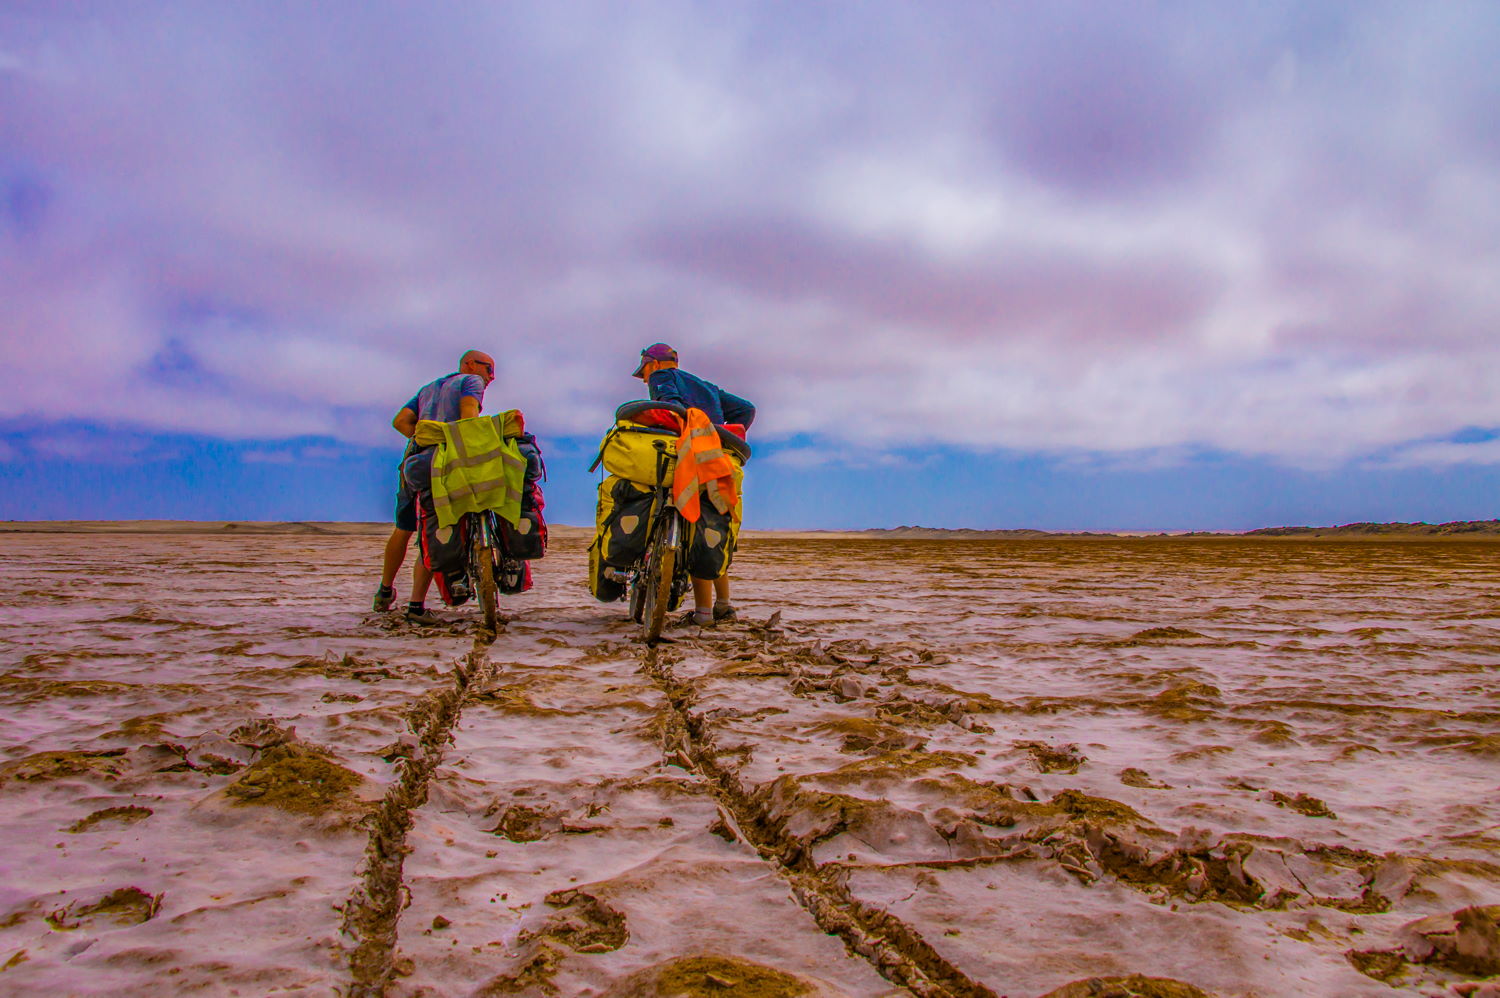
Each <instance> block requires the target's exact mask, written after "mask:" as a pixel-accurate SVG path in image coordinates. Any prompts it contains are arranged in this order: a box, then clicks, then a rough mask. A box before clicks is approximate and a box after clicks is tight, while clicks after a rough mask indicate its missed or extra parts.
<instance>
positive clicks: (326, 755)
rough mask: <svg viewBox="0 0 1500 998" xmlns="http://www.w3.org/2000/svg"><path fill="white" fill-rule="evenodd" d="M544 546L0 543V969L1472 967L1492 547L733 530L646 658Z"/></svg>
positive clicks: (1393, 976)
mask: <svg viewBox="0 0 1500 998" xmlns="http://www.w3.org/2000/svg"><path fill="white" fill-rule="evenodd" d="M583 543H584V542H583V540H582V539H581V535H580V534H579V533H578V532H570V531H562V532H560V534H559V536H558V539H557V542H556V543H555V545H554V549H553V551H552V552H551V553H550V554H549V556H548V557H547V559H546V560H545V561H544V562H542V563H540V564H539V565H538V566H537V567H538V572H537V578H538V586H537V589H536V590H535V591H533V592H532V593H529V594H526V595H524V596H521V597H517V598H514V599H511V600H508V601H507V603H506V607H505V610H506V612H507V613H508V615H509V616H510V622H509V624H508V625H507V626H506V627H505V628H504V629H503V631H502V633H500V634H499V635H498V636H495V638H494V640H493V642H491V641H490V640H488V636H487V635H485V634H483V633H482V632H480V631H479V630H478V629H477V628H476V627H475V626H474V624H473V617H472V614H471V613H470V612H468V611H455V612H453V613H452V614H451V616H452V618H453V623H452V624H451V625H449V626H444V627H439V628H412V627H409V626H407V625H405V624H404V623H402V622H400V621H399V620H398V619H396V618H395V617H387V616H380V615H375V614H372V613H369V612H368V610H367V609H366V607H367V602H368V598H369V592H370V589H371V588H372V584H373V575H374V570H375V565H376V562H377V560H378V556H379V545H380V538H379V537H376V536H363V535H360V534H358V533H352V534H347V535H340V534H336V533H328V534H324V533H320V532H316V531H313V532H308V531H297V532H288V533H270V534H256V535H248V534H240V533H237V532H236V531H229V532H227V533H223V534H193V535H173V536H151V535H142V534H114V533H95V534H89V535H79V534H68V533H54V534H7V535H6V536H3V537H0V563H3V564H4V565H5V566H6V568H5V583H6V593H7V597H6V610H7V612H6V614H5V616H4V619H3V623H0V719H3V722H4V723H3V726H0V842H3V848H0V992H3V993H5V994H15V995H56V994H77V995H150V994H163V993H174V994H175V993H207V994H244V995H261V994H279V993H303V994H334V993H354V994H379V993H386V994H390V995H400V996H416V995H467V994H478V995H498V994H526V995H599V996H603V995H615V996H624V995H755V996H769V995H848V996H879V995H897V994H908V993H910V994H918V995H955V996H956V995H1010V996H1016V998H1022V996H1024V998H1031V996H1038V995H1048V994H1050V995H1057V996H1067V998H1072V996H1075V995H1104V994H1120V995H1125V994H1138V995H1198V994H1213V995H1220V996H1226V998H1227V996H1230V995H1256V996H1300V995H1354V996H1361V995H1370V996H1379V995H1387V994H1393V993H1395V994H1413V995H1415V994H1464V993H1476V994H1484V993H1485V990H1486V989H1490V990H1495V989H1494V986H1493V984H1492V983H1488V982H1486V979H1485V975H1494V974H1496V973H1497V972H1500V941H1497V939H1496V932H1495V922H1494V917H1495V915H1497V914H1500V908H1497V907H1487V906H1497V905H1500V865H1497V851H1500V793H1497V783H1500V694H1497V692H1496V684H1495V677H1496V673H1497V670H1500V598H1497V595H1496V586H1495V583H1496V579H1497V572H1496V562H1495V554H1494V551H1495V549H1494V547H1493V545H1485V544H1472V545H1471V544H1462V543H1455V542H1447V543H1437V544H1420V543H1411V542H1403V543H1395V544H1383V543H1366V544H1350V543H1347V542H1345V543H1332V544H1329V543H1317V542H1288V541H1284V540H1276V541H1266V542H1254V541H1246V540H1244V539H1235V540H1223V541H1216V540H1203V541H1181V540H1168V541H1163V540H1150V539H1140V540H1119V541H1098V540H1096V541H1089V542H1082V543H1080V542H1069V541H1048V540H1038V541H898V540H858V541H853V540H849V541H846V540H839V539H832V538H823V539H816V540H799V539H795V538H768V537H751V538H749V539H748V540H747V543H746V545H745V547H744V548H743V550H742V551H741V555H740V561H739V565H738V567H737V569H738V572H739V575H740V586H739V590H738V592H739V597H738V599H737V602H738V603H739V604H740V606H741V608H742V611H743V612H744V616H743V618H742V620H741V621H740V622H739V623H737V624H734V625H732V626H727V627H722V628H720V629H717V630H712V631H698V630H696V629H692V628H678V629H675V630H673V631H672V632H670V634H671V636H673V637H674V638H675V639H676V640H675V641H674V642H673V643H671V644H667V645H663V646H661V647H660V648H659V649H658V650H657V651H655V652H648V651H647V649H645V648H644V647H643V646H642V645H641V644H640V643H639V642H638V641H637V640H636V634H635V631H634V629H633V628H632V627H631V626H630V625H628V623H627V622H626V621H625V620H624V619H623V614H622V612H621V607H620V606H619V605H611V606H601V605H599V604H596V603H593V602H592V601H591V600H590V598H589V597H588V594H587V592H586V590H585V589H584V587H583V577H584V550H583ZM403 588H404V587H403ZM773 613H777V614H779V616H776V617H774V618H773V616H772V615H773ZM1476 989H1477V990H1476Z"/></svg>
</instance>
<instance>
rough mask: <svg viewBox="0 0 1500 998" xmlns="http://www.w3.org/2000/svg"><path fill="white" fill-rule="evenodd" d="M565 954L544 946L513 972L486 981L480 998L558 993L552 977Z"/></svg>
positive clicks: (479, 993)
mask: <svg viewBox="0 0 1500 998" xmlns="http://www.w3.org/2000/svg"><path fill="white" fill-rule="evenodd" d="M562 958H563V954H562V953H561V952H559V951H558V950H557V949H555V948H553V947H551V946H542V947H540V948H539V949H538V950H537V951H536V952H535V953H533V954H532V955H531V956H530V957H529V958H528V959H527V960H526V962H525V963H523V964H522V965H521V966H520V967H519V968H518V969H517V970H516V971H515V973H513V974H497V975H496V976H494V977H492V978H490V979H489V980H488V981H486V982H485V983H484V984H483V985H482V986H481V987H480V988H479V990H478V991H476V992H474V993H475V995H476V996H478V998H495V996H497V995H515V994H522V993H528V994H535V993H536V992H541V993H542V994H544V995H555V994H557V985H555V984H553V983H552V978H553V977H554V976H556V974H557V965H558V964H559V963H561V962H562Z"/></svg>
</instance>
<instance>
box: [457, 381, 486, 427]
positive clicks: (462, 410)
mask: <svg viewBox="0 0 1500 998" xmlns="http://www.w3.org/2000/svg"><path fill="white" fill-rule="evenodd" d="M484 387H485V385H484V379H483V378H481V377H480V376H479V375H477V374H465V375H464V376H463V381H461V382H460V383H459V395H458V418H459V419H473V418H474V417H475V416H477V415H479V413H480V411H481V410H483V409H484Z"/></svg>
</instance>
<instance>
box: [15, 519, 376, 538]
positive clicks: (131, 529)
mask: <svg viewBox="0 0 1500 998" xmlns="http://www.w3.org/2000/svg"><path fill="white" fill-rule="evenodd" d="M390 529H391V525H390V524H389V523H357V522H353V523H337V522H333V521H327V520H325V521H303V520H292V521H287V522H277V521H271V520H266V521H261V520H5V521H0V533H3V532H13V533H52V534H223V533H241V534H337V535H348V534H383V533H387V532H389V531H390Z"/></svg>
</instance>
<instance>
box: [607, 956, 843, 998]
mask: <svg viewBox="0 0 1500 998" xmlns="http://www.w3.org/2000/svg"><path fill="white" fill-rule="evenodd" d="M815 993H817V990H816V989H815V986H814V985H813V983H812V982H811V981H808V980H807V979H805V978H801V977H796V976H794V975H792V974H788V973H786V972H785V971H782V970H777V969H776V968H774V967H767V966H765V965H764V964H759V963H751V962H750V961H749V960H741V959H739V958H737V957H732V956H719V955H717V954H705V955H702V956H687V957H679V958H678V959H675V960H668V961H667V962H665V963H659V964H657V965H655V966H653V967H647V968H646V969H645V970H642V971H639V972H637V973H635V974H632V975H631V976H630V977H628V978H626V979H625V980H624V981H622V982H621V983H620V984H619V985H618V986H616V987H615V988H613V989H612V990H610V991H608V992H607V993H606V995H605V998H709V996H713V998H719V996H724V998H728V996H730V995H733V996H734V998H800V996H803V995H813V994H815Z"/></svg>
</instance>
